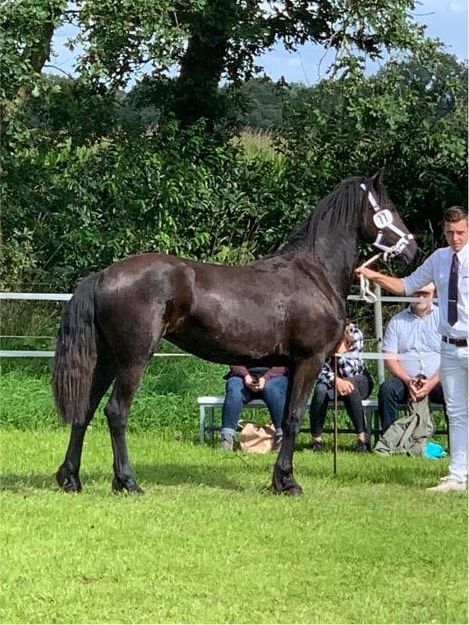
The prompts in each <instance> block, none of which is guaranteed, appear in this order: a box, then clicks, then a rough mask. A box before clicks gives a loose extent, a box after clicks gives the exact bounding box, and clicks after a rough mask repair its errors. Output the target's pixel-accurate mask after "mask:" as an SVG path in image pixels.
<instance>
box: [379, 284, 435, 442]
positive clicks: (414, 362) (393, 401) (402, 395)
mask: <svg viewBox="0 0 469 625" xmlns="http://www.w3.org/2000/svg"><path fill="white" fill-rule="evenodd" d="M413 297H418V298H419V299H418V301H417V302H412V304H411V305H410V306H409V307H408V308H406V309H405V310H403V311H401V312H400V313H397V315H394V316H393V317H391V319H390V320H389V323H388V325H387V326H386V331H385V334H384V341H383V351H384V352H385V353H387V354H388V356H389V358H387V359H386V361H385V364H386V368H387V369H388V371H389V372H390V373H391V376H392V377H390V378H388V379H387V380H386V381H385V382H383V384H382V385H381V387H380V389H379V392H378V407H379V416H380V420H381V428H382V431H383V432H385V431H386V430H387V429H388V427H389V426H390V425H391V424H392V423H394V421H395V420H396V419H397V414H398V406H399V404H406V403H407V401H408V400H409V399H411V400H412V401H420V400H422V399H424V398H425V397H427V396H428V397H429V399H430V401H433V402H435V403H443V389H442V387H441V383H440V344H441V335H440V333H439V331H438V323H439V308H438V306H435V305H434V304H433V299H434V297H435V285H434V284H433V282H430V283H429V284H427V285H425V286H423V287H421V288H420V289H419V290H418V291H416V292H415V293H413ZM391 356H395V357H394V358H392V357H391ZM398 356H400V358H398ZM405 356H407V358H406V357H405Z"/></svg>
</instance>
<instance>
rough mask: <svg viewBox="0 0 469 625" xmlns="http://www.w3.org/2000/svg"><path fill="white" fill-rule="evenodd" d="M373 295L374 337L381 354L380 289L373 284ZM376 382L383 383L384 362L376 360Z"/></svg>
mask: <svg viewBox="0 0 469 625" xmlns="http://www.w3.org/2000/svg"><path fill="white" fill-rule="evenodd" d="M375 295H376V302H375V303H374V308H375V336H376V341H377V349H376V351H377V352H379V353H381V352H382V351H383V306H382V302H381V287H380V286H379V284H376V282H375ZM378 382H379V383H380V384H382V383H383V382H384V360H381V359H379V360H378Z"/></svg>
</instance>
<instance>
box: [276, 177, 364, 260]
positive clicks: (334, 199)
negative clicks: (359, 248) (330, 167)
mask: <svg viewBox="0 0 469 625" xmlns="http://www.w3.org/2000/svg"><path fill="white" fill-rule="evenodd" d="M362 182H368V181H367V179H366V178H361V177H357V176H354V177H350V178H346V179H345V180H343V181H342V182H340V183H339V184H338V185H337V186H336V187H335V188H334V190H333V191H332V192H331V193H329V195H327V196H326V197H324V198H323V199H322V200H320V202H319V203H318V204H317V206H316V207H315V208H313V210H312V211H311V213H310V215H309V216H308V217H307V219H306V221H305V222H304V223H303V224H302V225H301V226H300V227H299V228H298V229H297V230H296V231H295V232H294V233H293V234H292V235H291V236H290V238H289V239H288V240H287V241H286V242H285V243H284V244H283V245H282V246H281V247H280V249H279V250H278V252H277V253H280V254H285V253H289V252H296V251H300V250H301V249H302V248H308V249H311V248H313V249H314V245H315V243H316V241H318V240H319V239H321V238H322V236H323V235H330V234H331V233H336V236H339V233H340V232H346V231H347V230H350V229H351V228H354V227H356V225H357V223H358V220H359V218H360V215H359V209H360V208H361V207H362V206H363V199H364V192H363V189H361V188H360V183H362Z"/></svg>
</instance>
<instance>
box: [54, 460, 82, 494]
mask: <svg viewBox="0 0 469 625" xmlns="http://www.w3.org/2000/svg"><path fill="white" fill-rule="evenodd" d="M55 477H56V479H57V484H58V485H59V486H60V488H61V489H62V490H63V491H65V492H66V493H80V492H81V482H80V479H79V477H78V475H73V474H72V473H70V472H69V470H68V469H67V468H66V467H63V466H62V467H60V468H59V470H58V471H57V473H56V474H55Z"/></svg>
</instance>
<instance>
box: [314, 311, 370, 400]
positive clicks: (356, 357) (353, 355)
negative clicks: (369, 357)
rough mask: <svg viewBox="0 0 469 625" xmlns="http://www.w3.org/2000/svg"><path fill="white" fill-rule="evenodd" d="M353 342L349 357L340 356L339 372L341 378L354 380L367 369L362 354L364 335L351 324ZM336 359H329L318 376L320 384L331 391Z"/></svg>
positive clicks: (338, 360)
mask: <svg viewBox="0 0 469 625" xmlns="http://www.w3.org/2000/svg"><path fill="white" fill-rule="evenodd" d="M349 328H350V332H351V334H352V336H353V342H352V345H351V347H350V349H349V350H348V352H347V355H344V356H338V358H337V372H338V374H339V377H340V378H353V377H355V376H356V375H358V374H359V373H363V372H364V370H365V367H364V365H363V359H362V358H361V357H360V353H362V352H363V334H362V331H361V330H359V329H358V328H357V326H356V325H355V324H353V323H350V324H349ZM334 377H335V376H334V358H328V359H327V360H326V362H325V363H324V365H323V367H322V369H321V372H320V373H319V376H318V382H319V383H320V384H325V385H326V386H327V387H328V388H329V389H331V388H333V387H334Z"/></svg>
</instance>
